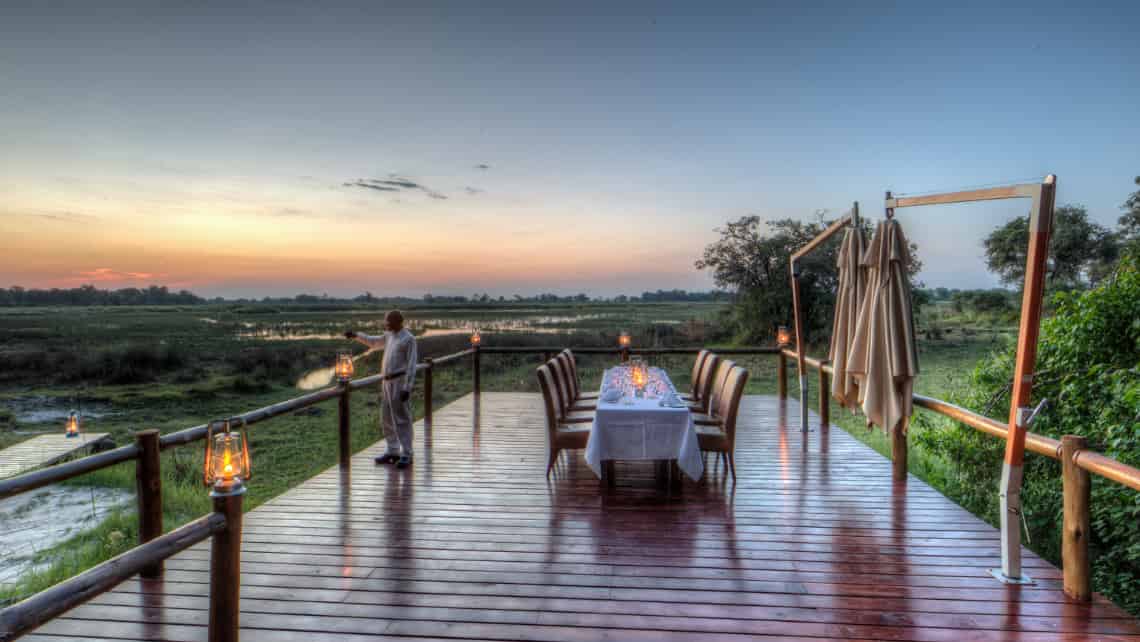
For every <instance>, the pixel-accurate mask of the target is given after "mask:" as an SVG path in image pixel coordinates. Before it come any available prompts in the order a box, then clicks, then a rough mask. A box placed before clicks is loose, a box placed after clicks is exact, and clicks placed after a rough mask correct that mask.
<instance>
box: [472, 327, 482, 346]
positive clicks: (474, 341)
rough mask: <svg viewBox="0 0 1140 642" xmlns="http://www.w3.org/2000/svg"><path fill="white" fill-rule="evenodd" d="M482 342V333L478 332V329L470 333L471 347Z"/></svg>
mask: <svg viewBox="0 0 1140 642" xmlns="http://www.w3.org/2000/svg"><path fill="white" fill-rule="evenodd" d="M482 343H483V335H481V334H479V331H478V330H476V331H474V332H472V333H471V347H473V348H477V347H479V345H480V344H482Z"/></svg>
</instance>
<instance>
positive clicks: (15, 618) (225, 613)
mask: <svg viewBox="0 0 1140 642" xmlns="http://www.w3.org/2000/svg"><path fill="white" fill-rule="evenodd" d="M573 349H574V351H575V352H576V353H578V354H608V355H620V357H621V359H622V360H626V359H628V358H629V357H630V355H649V356H654V355H674V354H685V355H695V354H696V353H697V352H699V350H700V348H620V347H612V348H604V347H603V348H598V347H578V348H573ZM561 350H562V348H561V347H558V346H475V347H472V348H468V349H466V350H461V351H459V352H456V353H453V354H449V355H446V356H443V357H437V358H428V359H425V360H424V362H423V363H420V364H417V365H416V371H417V372H418V373H422V374H423V394H424V420H425V422H426V423H427V424H429V425H430V423H431V421H432V408H433V405H434V400H433V387H434V384H433V375H434V371H435V369H436V368H439V367H444V366H448V365H452V364H455V363H459V362H460V361H461V360H465V359H467V358H470V364H471V368H472V390H473V392H474V393H475V394H479V393H480V391H481V374H480V373H481V370H482V368H481V355H482V354H537V355H542V357H543V358H544V359H549V358H550V357H552V356H553V355H554V354H556V353H557V352H559V351H561ZM716 352H717V353H719V354H734V355H767V354H770V355H775V356H776V357H777V360H778V375H777V378H776V381H777V390H778V394H779V396H780V397H781V398H786V397H787V366H788V359H789V358H792V359H796V358H797V357H798V355H797V354H796V352H795V351H792V350H787V349H781V348H777V347H751V348H726V349H718V350H716ZM804 362H805V363H806V364H807V366H808V367H811V368H815V369H816V370H817V371H818V372H819V385H820V390H821V394H820V407H819V414H820V418H821V421H822V422H823V423H824V424H825V425H826V424H827V423H828V422H829V418H830V394H829V393H828V392H827V391H828V390H830V385H829V377H830V376H831V374H832V368H831V366H830V364H829V363H827V362H826V361H822V360H819V359H815V358H811V357H805V358H804ZM381 380H382V377H381V376H380V375H372V376H368V377H362V378H360V379H354V380H352V381H347V382H342V383H339V384H337V385H334V386H330V387H327V388H323V389H321V390H317V391H314V392H311V393H308V394H305V395H302V396H299V397H295V398H292V399H288V400H286V401H282V402H280V403H276V404H272V405H269V406H265V407H263V408H258V409H256V410H251V411H249V412H246V413H244V414H241V415H237V416H235V417H233V418H232V419H233V420H236V421H238V422H239V423H242V422H244V424H246V425H248V424H254V423H258V422H261V421H266V420H268V419H272V418H274V417H279V416H281V415H286V414H289V413H292V412H295V411H297V410H300V409H302V408H307V407H309V406H313V405H316V404H319V403H323V402H325V401H329V400H332V399H334V398H335V399H337V400H338V421H337V426H338V437H339V453H338V454H339V457H338V461H339V465H340V467H341V468H342V469H345V470H347V469H348V468H349V465H350V458H351V455H352V453H351V403H350V400H351V394H352V391H354V390H358V389H361V388H365V387H369V386H374V385H376V384H378V383H380V381H381ZM914 403H915V405H917V406H919V407H920V408H924V409H927V410H930V411H932V412H936V413H938V414H941V415H943V416H946V417H949V418H951V419H953V420H955V421H959V422H961V423H963V424H965V425H967V426H970V427H972V428H974V429H976V430H979V431H981V432H984V433H986V434H989V435H993V436H995V437H999V438H1002V439H1004V438H1005V436H1006V431H1007V427H1006V426H1005V424H1002V423H1001V422H998V421H995V420H993V419H990V418H988V417H984V416H982V415H979V414H977V413H974V412H971V411H969V410H966V409H965V408H961V407H959V406H955V405H954V404H951V403H948V402H946V401H942V400H940V399H935V398H932V397H925V396H922V395H915V396H914ZM896 432H897V431H896ZM206 434H207V425H206V424H203V425H199V426H193V427H191V428H186V429H184V430H180V431H177V432H173V433H169V434H166V435H159V434H158V431H156V430H144V431H141V432H139V433H136V435H135V443H133V444H129V445H126V446H122V447H119V448H115V449H114V450H109V451H106V452H102V453H97V454H94V455H90V456H87V457H83V458H81V459H77V460H74V461H70V462H67V463H63V464H59V465H56V466H52V467H49V468H45V469H41V470H35V471H31V472H28V473H24V474H23V475H19V476H17V477H13V478H10V479H5V480H0V499H3V498H6V497H11V496H13V495H18V494H20V493H24V492H27V491H30V490H33V489H36V488H40V487H42V486H45V485H47V484H53V483H57V482H61V481H65V480H68V479H72V478H74V477H78V476H80V475H84V474H87V473H90V472H93V471H96V470H100V469H102V468H107V467H109V466H114V465H117V464H121V463H124V462H128V461H134V462H135V463H136V479H137V490H138V492H137V504H138V515H139V533H138V536H139V542H140V544H139V546H136V547H135V548H132V549H131V550H129V551H127V552H126V553H123V554H122V555H120V556H119V557H116V558H114V559H111V560H108V561H106V562H104V563H102V564H100V565H98V566H96V567H94V568H92V569H90V570H88V571H85V572H84V573H82V574H80V575H77V576H75V577H73V578H71V579H69V580H66V581H64V582H62V583H60V584H57V585H55V586H53V587H51V588H49V589H47V590H45V591H41V592H40V593H37V594H35V595H33V596H31V597H29V598H27V599H25V600H24V601H22V602H19V603H17V604H14V605H12V606H9V607H7V608H5V609H4V610H3V611H0V641H3V640H11V639H15V638H17V637H19V636H20V635H22V634H24V633H26V632H27V631H29V630H31V629H33V628H35V627H36V626H38V625H40V624H42V623H44V622H46V621H48V620H50V619H51V618H52V617H55V616H57V615H59V614H61V613H63V612H65V611H67V610H68V609H70V608H73V607H74V606H76V605H78V604H80V603H82V602H84V601H86V600H88V599H90V598H92V597H94V596H96V595H98V594H100V593H102V592H104V591H107V590H109V589H110V588H112V587H114V586H115V585H117V584H118V583H120V582H122V581H123V580H125V579H127V578H129V577H131V576H132V575H134V574H136V573H137V574H139V575H140V576H142V577H146V578H154V577H160V576H161V575H162V573H163V561H164V560H166V559H167V558H169V557H170V556H172V555H174V554H175V553H177V552H179V551H181V550H184V549H185V548H187V547H189V546H192V545H194V544H195V543H198V542H201V541H203V540H205V539H206V538H210V537H212V538H213V546H212V552H211V570H210V586H211V592H210V613H211V617H210V627H209V639H210V640H211V641H212V642H219V641H231V640H237V632H238V627H239V622H238V611H239V608H238V592H239V587H240V582H241V578H240V553H241V502H240V497H241V496H240V495H238V496H236V497H237V499H236V500H235V499H232V498H225V497H220V498H215V503H214V512H213V513H212V514H210V515H207V516H205V517H202V518H199V519H198V520H195V521H194V522H191V523H189V524H187V525H185V526H182V527H180V528H178V529H176V530H174V531H171V532H170V533H167V534H165V535H163V534H162V531H163V524H162V490H161V478H162V477H161V469H160V459H159V454H160V453H161V451H163V450H167V449H169V448H174V447H178V446H183V445H187V444H192V443H195V442H197V441H200V440H202V439H204V438H205V437H206ZM1086 446H1087V443H1086V441H1085V439H1084V438H1082V437H1077V436H1072V435H1069V436H1066V437H1065V438H1064V439H1062V440H1061V441H1057V440H1055V439H1050V438H1049V437H1045V436H1042V435H1035V434H1032V433H1030V434H1029V435H1028V437H1027V441H1026V448H1027V449H1028V450H1030V451H1031V452H1034V453H1037V454H1040V455H1044V456H1046V457H1050V458H1052V459H1056V460H1059V461H1061V463H1062V469H1063V472H1062V475H1063V482H1064V502H1065V504H1064V515H1065V519H1064V530H1063V541H1062V555H1063V566H1064V585H1065V591H1066V592H1067V593H1068V594H1069V595H1071V596H1072V597H1074V598H1076V599H1080V600H1086V601H1087V600H1089V599H1090V598H1091V595H1092V591H1091V586H1090V581H1091V573H1090V569H1089V551H1088V535H1089V504H1090V487H1091V485H1090V481H1089V475H1090V474H1091V473H1095V474H1098V475H1100V476H1102V477H1104V478H1105V479H1110V480H1112V481H1115V482H1117V483H1120V484H1123V485H1125V486H1128V487H1130V488H1133V489H1136V490H1140V470H1137V469H1135V468H1132V467H1131V466H1127V465H1125V464H1122V463H1120V462H1117V461H1115V460H1113V459H1111V458H1109V457H1105V456H1104V455H1101V454H1099V453H1096V452H1093V451H1091V450H1088V449H1087V447H1086ZM896 449H898V450H896ZM905 449H906V442H905V437H904V438H902V440H901V447H900V446H898V445H895V444H893V445H892V453H893V459H894V460H895V464H894V465H895V467H896V470H897V468H898V466H899V465H900V460H901V465H902V466H903V472H904V474H905V470H906V469H905V465H906V458H905V453H906V450H905Z"/></svg>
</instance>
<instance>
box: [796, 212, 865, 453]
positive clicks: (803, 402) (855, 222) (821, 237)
mask: <svg viewBox="0 0 1140 642" xmlns="http://www.w3.org/2000/svg"><path fill="white" fill-rule="evenodd" d="M848 227H852V228H855V229H858V228H859V201H855V203H854V204H852V206H851V211H849V212H848V213H847V214H844V215H843V216H842V217H840V218H838V219H837V220H835V222H833V223H832V224H831V225H828V226H827V229H826V230H824V231H822V232H820V233H819V234H818V235H817V236H816V237H815V238H813V239H812V240H810V241H808V242H807V245H804V246H803V247H801V248H800V249H798V250H796V252H795V253H794V254H792V256H791V258H789V259H788V264H789V269H790V270H791V274H792V314H793V317H794V326H795V332H796V355H797V357H796V373H797V374H798V375H799V382H800V431H802V432H807V431H808V403H807V390H808V384H807V364H806V363H805V361H804V359H805V358H806V357H805V353H806V351H805V347H806V346H805V345H804V342H805V337H804V320H803V314H801V302H800V273H801V268H800V264H799V261H800V259H802V258H803V257H805V256H807V255H808V254H811V253H812V252H814V251H815V250H816V248H818V247H819V246H821V245H823V243H824V242H825V241H827V240H828V239H830V238H831V237H833V236H835V235H836V234H838V233H839V232H840V231H842V230H845V229H847V228H848ZM819 394H820V395H821V396H823V395H826V394H830V393H828V392H827V391H826V390H822V389H821V390H820V391H819ZM824 405H825V404H822V403H821V404H820V407H823V406H824ZM820 416H821V419H822V418H823V417H825V416H826V415H822V414H821V415H820ZM823 421H825V422H826V419H823Z"/></svg>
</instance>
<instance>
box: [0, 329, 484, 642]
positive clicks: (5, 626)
mask: <svg viewBox="0 0 1140 642" xmlns="http://www.w3.org/2000/svg"><path fill="white" fill-rule="evenodd" d="M467 356H472V357H473V359H474V361H473V362H474V364H475V365H476V366H477V365H478V354H477V351H476V350H474V349H468V350H462V351H460V352H456V353H454V354H449V355H446V356H443V357H438V358H436V359H427V360H425V361H424V362H423V363H420V364H417V365H416V372H420V373H423V375H424V397H425V398H424V414H425V419H426V420H427V421H429V422H430V421H431V409H432V403H433V401H432V374H433V371H434V370H435V368H437V367H441V366H446V365H449V364H452V363H456V362H458V361H459V360H461V359H463V358H464V357H467ZM477 371H478V367H476V372H477ZM381 380H382V377H381V376H380V375H372V376H368V377H362V378H360V379H354V380H352V381H346V382H341V383H338V384H337V385H334V386H329V387H327V388H322V389H321V390H316V391H314V392H311V393H308V394H305V395H301V396H300V397H294V398H292V399H288V400H286V401H282V402H280V403H275V404H272V405H269V406H265V407H263V408H258V409H256V410H251V411H249V412H246V413H244V414H240V415H236V416H234V417H231V420H232V421H235V422H237V423H240V424H243V425H249V424H255V423H258V422H261V421H266V420H268V419H272V418H274V417H279V416H281V415H286V414H290V413H292V412H296V411H297V410H301V409H302V408H307V407H309V406H313V405H316V404H319V403H322V402H325V401H329V400H331V399H334V398H335V399H338V409H339V412H338V418H337V419H338V420H337V425H338V433H339V434H338V436H339V446H340V447H339V453H338V455H339V456H338V461H339V464H340V466H341V468H342V469H345V470H347V469H348V467H349V462H350V461H351V456H352V445H351V433H350V426H351V419H350V415H351V405H350V399H351V394H352V391H353V390H357V389H360V388H365V387H368V386H374V385H376V384H378V383H380V381H381ZM475 381H476V389H477V386H478V375H476V377H475ZM206 435H207V424H202V425H199V426H193V427H191V428H186V429H184V430H179V431H177V432H172V433H168V434H166V435H159V433H158V431H157V430H143V431H140V432H138V433H135V443H133V444H128V445H126V446H121V447H119V448H115V449H113V450H108V451H105V452H101V453H97V454H94V455H90V456H87V457H83V458H80V459H75V460H72V461H69V462H66V463H62V464H58V465H55V466H50V467H48V468H43V469H40V470H34V471H31V472H27V473H24V474H22V475H18V476H16V477H11V478H9V479H4V480H0V499H5V498H8V497H12V496H15V495H19V494H21V493H26V492H28V491H31V490H35V489H37V488H41V487H43V486H47V485H49V484H55V483H58V482H62V481H66V480H68V479H73V478H75V477H79V476H81V475H86V474H88V473H92V472H95V471H97V470H101V469H104V468H108V467H110V466H115V465H118V464H122V463H125V462H128V461H134V462H135V480H136V491H137V492H136V505H137V510H138V522H139V524H138V540H139V545H138V546H136V547H134V548H132V549H130V550H128V551H126V552H125V553H123V554H122V555H119V556H118V557H115V558H112V559H110V560H107V561H106V562H103V563H102V564H99V565H98V566H95V567H93V568H91V569H88V570H87V571H84V572H83V573H81V574H79V575H76V576H75V577H72V578H70V579H68V580H65V581H63V582H60V583H59V584H56V585H54V586H52V587H50V588H48V589H45V590H43V591H40V592H39V593H36V594H35V595H32V596H30V597H28V598H26V599H24V600H23V601H21V602H18V603H16V604H13V605H11V606H8V607H6V608H5V609H4V610H3V611H0V642H4V641H7V640H14V639H16V638H18V637H20V636H21V635H23V634H25V633H27V632H28V631H30V630H32V629H34V628H35V627H37V626H39V625H41V624H43V623H44V622H47V621H48V620H50V619H52V618H53V617H55V616H57V615H59V614H61V613H64V612H66V611H67V610H69V609H71V608H73V607H75V606H78V605H79V604H82V603H83V602H85V601H87V600H89V599H91V598H92V597H95V596H96V595H99V594H100V593H103V592H105V591H108V590H110V589H111V588H113V587H115V586H116V585H117V584H119V583H120V582H122V581H123V580H126V579H127V578H129V577H131V576H132V575H135V574H138V575H140V576H141V577H144V578H157V577H161V576H162V574H163V562H164V561H165V560H166V559H167V558H169V557H170V556H172V555H174V554H175V553H178V552H180V551H182V550H185V549H186V548H188V547H190V546H193V545H194V544H197V543H198V542H201V541H204V540H205V539H207V538H211V537H212V538H213V544H212V549H211V556H210V607H209V608H210V623H209V639H210V641H211V642H236V640H237V639H238V628H239V617H238V613H239V607H238V596H239V588H240V586H241V575H240V573H241V571H240V565H241V520H242V509H241V495H226V496H219V497H215V498H214V512H213V513H211V514H209V515H206V516H204V517H201V518H199V519H197V520H195V521H193V522H190V523H189V524H186V525H184V526H181V527H179V528H177V529H175V530H173V531H171V532H170V533H167V534H165V535H163V520H162V469H161V459H160V457H159V455H160V454H161V452H162V451H163V450H167V449H169V448H175V447H178V446H185V445H188V444H193V443H196V442H198V441H201V440H203V439H205V438H206Z"/></svg>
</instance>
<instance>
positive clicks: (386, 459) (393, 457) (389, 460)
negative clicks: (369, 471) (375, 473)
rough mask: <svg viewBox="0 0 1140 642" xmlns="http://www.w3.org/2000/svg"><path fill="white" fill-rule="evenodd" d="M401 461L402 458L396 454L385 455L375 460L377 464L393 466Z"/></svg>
mask: <svg viewBox="0 0 1140 642" xmlns="http://www.w3.org/2000/svg"><path fill="white" fill-rule="evenodd" d="M399 460H400V456H399V455H397V454H395V453H385V454H383V455H380V456H379V457H377V458H375V459H373V461H375V462H376V463H377V464H393V463H395V462H397V461H399Z"/></svg>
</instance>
